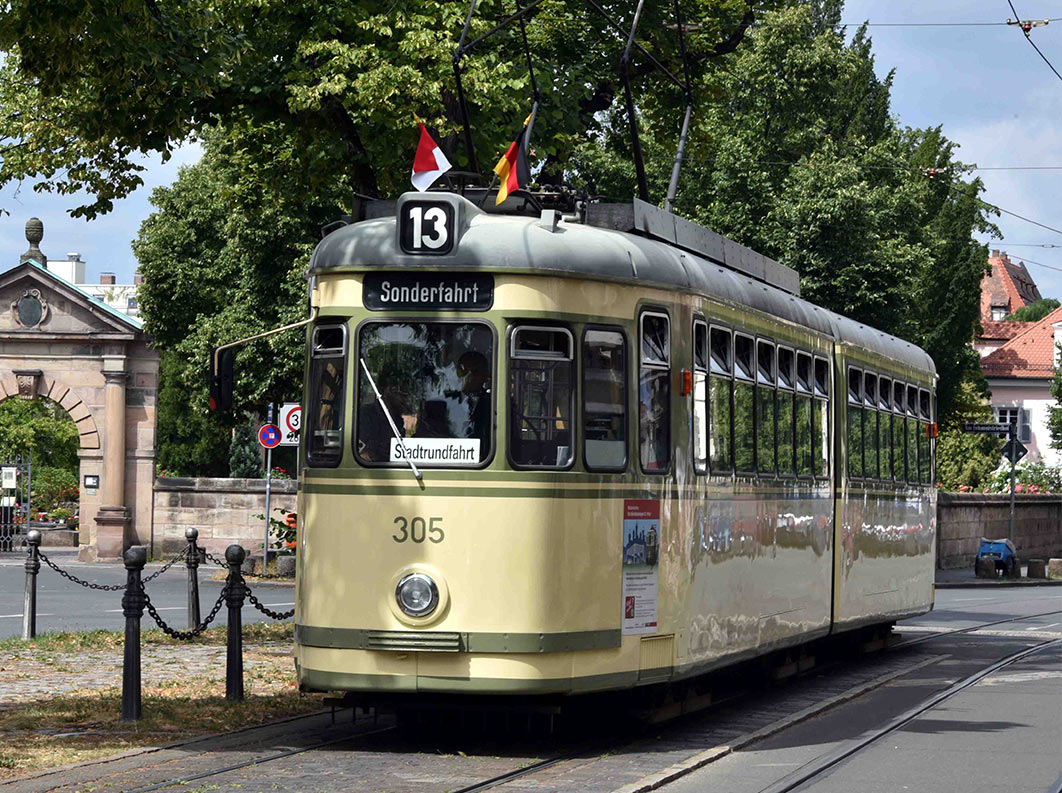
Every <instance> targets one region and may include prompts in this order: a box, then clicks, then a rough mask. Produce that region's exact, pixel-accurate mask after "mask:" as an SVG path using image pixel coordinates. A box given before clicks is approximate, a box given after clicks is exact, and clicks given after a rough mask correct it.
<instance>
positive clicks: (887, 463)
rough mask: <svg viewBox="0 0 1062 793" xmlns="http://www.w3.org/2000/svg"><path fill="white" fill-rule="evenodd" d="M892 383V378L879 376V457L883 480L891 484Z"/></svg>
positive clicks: (892, 476) (892, 477)
mask: <svg viewBox="0 0 1062 793" xmlns="http://www.w3.org/2000/svg"><path fill="white" fill-rule="evenodd" d="M892 383H893V380H892V378H891V377H886V376H885V375H878V411H879V412H878V455H879V456H880V459H881V478H882V479H884V480H886V481H890V482H891V481H892V480H893V479H894V475H893V452H892V444H893V432H892V429H893V428H892V425H893V420H892Z"/></svg>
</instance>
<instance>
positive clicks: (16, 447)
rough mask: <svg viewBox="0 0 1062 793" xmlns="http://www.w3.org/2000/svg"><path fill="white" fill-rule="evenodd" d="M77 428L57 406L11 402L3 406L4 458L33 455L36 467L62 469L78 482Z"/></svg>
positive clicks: (0, 450) (0, 441) (0, 452)
mask: <svg viewBox="0 0 1062 793" xmlns="http://www.w3.org/2000/svg"><path fill="white" fill-rule="evenodd" d="M78 445H79V438H78V432H77V425H76V424H74V422H73V420H72V419H71V418H70V416H69V415H67V413H66V411H65V410H63V408H62V407H60V406H59V405H58V404H56V403H55V402H51V401H48V400H45V399H35V400H32V401H25V400H21V399H8V400H6V401H5V402H3V403H2V404H0V457H5V456H9V455H16V454H22V455H25V454H31V455H32V456H33V464H34V466H45V467H49V468H62V469H64V470H66V471H68V472H70V473H71V474H72V475H73V476H74V477H75V481H76V477H77V473H78V470H79V466H80V462H79V460H78V457H77V450H78Z"/></svg>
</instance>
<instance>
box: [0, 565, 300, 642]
mask: <svg viewBox="0 0 1062 793" xmlns="http://www.w3.org/2000/svg"><path fill="white" fill-rule="evenodd" d="M45 552H46V553H47V554H48V556H49V558H51V559H52V561H54V562H55V563H56V564H58V565H59V566H60V567H62V568H63V569H65V570H67V571H69V572H71V573H73V574H74V575H76V576H78V577H79V578H83V579H84V580H86V581H91V582H92V583H94V584H105V585H115V584H122V583H124V582H125V576H126V573H125V568H124V567H123V566H122V565H120V564H87V563H86V564H83V563H81V562H78V561H77V559H76V556H75V554H74V553H73V552H72V551H67V550H65V549H63V550H57V549H54V548H47V549H45ZM24 561H25V555H24V554H22V553H5V554H0V639H3V638H7V637H9V636H18V635H20V634H21V633H22V604H23V600H24V593H25V587H26V573H25V568H24V567H23V563H24ZM159 567H161V565H160V564H149V565H148V566H147V567H146V568H145V570H144V575H145V576H147V575H149V574H150V573H152V572H154V571H155V570H158V569H159ZM219 569H220V568H217V567H214V566H213V565H206V566H201V567H200V568H199V603H200V609H201V612H202V615H203V616H204V617H205V616H206V615H207V613H208V612H209V611H210V609H211V607H212V606H213V605H214V603H215V601H216V600H217V598H218V595H219V594H220V593H221V588H222V586H223V585H224V582H223V581H220V580H218V581H214V580H211V576H212V575H214V573H215V572H216V571H218V570H219ZM252 588H253V590H254V593H255V595H257V596H258V599H259V600H260V601H261V602H262V604H263V605H265V606H268V607H269V608H272V609H273V610H274V611H288V610H289V609H291V608H292V606H293V605H294V601H295V588H294V587H293V586H291V585H290V584H266V583H257V584H254V585H253V586H252ZM147 593H148V597H150V598H151V602H152V603H153V604H154V605H155V608H156V609H158V611H159V614H160V616H161V617H162V618H163V619H164V620H166V622H168V623H169V624H170V625H172V626H173V627H175V628H178V629H181V630H184V629H185V628H187V627H188V625H187V613H188V605H187V604H188V574H187V569H186V568H185V567H184V565H183V563H181V562H178V563H177V564H175V565H174V566H173V567H171V568H170V569H169V570H167V571H166V572H165V573H163V574H162V575H161V576H159V577H158V578H156V579H155V580H154V581H152V582H151V583H149V584H148V585H147ZM226 611H227V609H226V608H225V607H224V606H223V607H222V609H221V611H220V612H219V613H218V617H217V620H215V622H214V624H215V625H224V624H225V622H226ZM265 619H267V618H266V617H265V616H263V615H262V614H261V613H259V612H258V611H257V610H255V609H254V608H252V607H251V606H250V604H246V605H245V606H244V609H243V621H244V622H261V621H263V620H265ZM141 624H142V625H143V627H144V629H148V628H153V627H154V624H153V623H152V621H151V617H150V616H148V615H147V614H145V615H144V619H143V621H142V623H141ZM124 627H125V618H124V617H123V616H122V593H121V592H120V591H119V592H101V591H98V590H94V589H87V588H85V587H81V586H78V585H77V584H74V583H72V582H70V581H67V580H66V579H65V578H62V577H60V576H59V575H58V574H57V573H56V572H55V571H54V570H52V569H50V568H48V567H46V566H44V565H43V564H42V565H41V572H40V574H39V575H38V576H37V633H38V634H41V633H53V632H58V631H77V630H96V629H100V628H102V629H107V630H121V629H122V628H124Z"/></svg>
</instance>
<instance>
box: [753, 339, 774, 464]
mask: <svg viewBox="0 0 1062 793" xmlns="http://www.w3.org/2000/svg"><path fill="white" fill-rule="evenodd" d="M756 364H757V365H756V472H757V473H759V474H773V473H775V471H776V468H777V460H776V458H775V442H776V439H775V431H776V427H775V390H774V384H775V371H776V370H775V356H774V345H773V344H771V342H769V341H763V340H762V339H760V340H759V341H757V342H756Z"/></svg>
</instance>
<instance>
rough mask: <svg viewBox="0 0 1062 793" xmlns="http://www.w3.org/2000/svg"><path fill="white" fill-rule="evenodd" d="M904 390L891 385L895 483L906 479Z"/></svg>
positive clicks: (895, 384)
mask: <svg viewBox="0 0 1062 793" xmlns="http://www.w3.org/2000/svg"><path fill="white" fill-rule="evenodd" d="M905 393H906V392H905V389H904V385H903V383H898V382H897V383H893V384H892V474H893V476H894V477H895V479H896V481H897V482H903V481H904V480H905V479H906V478H907V451H906V450H907V430H906V429H905V425H904V418H903V416H904V405H905V404H906V401H905V399H906V398H905V396H904V394H905Z"/></svg>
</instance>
